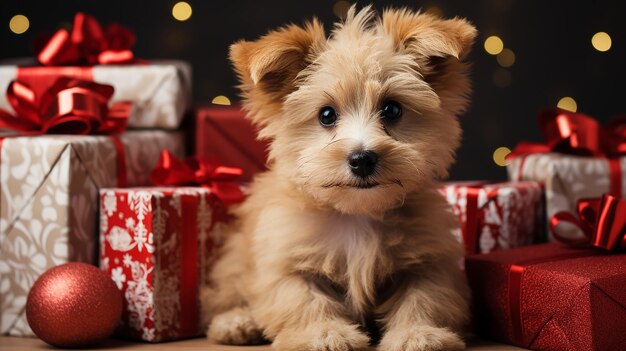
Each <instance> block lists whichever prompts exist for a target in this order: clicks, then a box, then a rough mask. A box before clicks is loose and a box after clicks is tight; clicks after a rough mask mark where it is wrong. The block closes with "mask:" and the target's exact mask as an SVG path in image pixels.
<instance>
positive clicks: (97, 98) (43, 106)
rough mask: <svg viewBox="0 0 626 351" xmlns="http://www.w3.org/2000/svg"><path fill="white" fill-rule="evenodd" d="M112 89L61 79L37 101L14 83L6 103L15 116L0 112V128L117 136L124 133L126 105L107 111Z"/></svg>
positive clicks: (66, 78) (119, 104) (117, 105)
mask: <svg viewBox="0 0 626 351" xmlns="http://www.w3.org/2000/svg"><path fill="white" fill-rule="evenodd" d="M112 95H113V87H112V86H110V85H103V84H98V83H94V82H89V81H85V80H80V79H73V78H68V77H61V78H59V79H57V80H56V81H55V83H54V84H53V85H52V87H51V88H50V89H48V90H47V91H46V92H45V93H44V94H43V96H41V97H38V96H36V95H35V93H34V92H33V90H32V89H30V87H29V86H28V85H26V84H24V83H21V82H19V81H13V82H11V84H9V87H8V89H7V100H8V101H9V103H10V104H11V106H12V107H13V109H14V110H15V113H16V114H15V115H12V114H11V113H9V112H7V111H4V110H2V109H0V128H2V129H11V130H17V131H20V132H25V133H26V134H30V133H32V134H94V133H100V134H118V133H121V132H123V131H124V129H126V123H127V121H128V114H129V111H130V104H129V103H123V102H120V103H117V104H114V105H113V106H111V108H109V106H108V105H107V104H108V101H109V99H110V98H111V96H112Z"/></svg>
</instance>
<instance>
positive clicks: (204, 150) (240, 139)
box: [195, 106, 267, 180]
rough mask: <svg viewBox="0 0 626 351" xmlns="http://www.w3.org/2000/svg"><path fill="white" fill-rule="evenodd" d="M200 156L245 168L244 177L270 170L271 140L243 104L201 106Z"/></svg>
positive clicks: (198, 112)
mask: <svg viewBox="0 0 626 351" xmlns="http://www.w3.org/2000/svg"><path fill="white" fill-rule="evenodd" d="M195 114H196V147H195V149H196V155H198V156H199V157H205V158H215V159H216V160H217V161H218V162H220V163H224V164H228V165H231V166H236V167H239V168H241V169H243V172H244V174H243V178H242V179H243V180H251V179H252V176H253V175H254V174H256V173H258V172H260V171H263V170H265V169H266V167H265V164H266V160H267V143H266V142H263V141H259V140H257V139H256V130H255V128H254V126H252V124H251V123H250V122H249V121H248V120H247V119H245V113H244V112H243V111H242V110H241V109H240V108H239V107H236V106H234V107H231V106H228V107H226V106H224V107H201V108H198V109H197V110H196V113H195Z"/></svg>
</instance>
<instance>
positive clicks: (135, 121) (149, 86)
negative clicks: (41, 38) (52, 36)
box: [0, 60, 191, 129]
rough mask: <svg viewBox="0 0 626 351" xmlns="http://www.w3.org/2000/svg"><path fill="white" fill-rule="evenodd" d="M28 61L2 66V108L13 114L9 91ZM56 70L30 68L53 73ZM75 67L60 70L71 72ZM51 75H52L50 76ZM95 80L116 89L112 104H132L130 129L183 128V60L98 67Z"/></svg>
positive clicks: (187, 70)
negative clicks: (21, 66) (10, 85)
mask: <svg viewBox="0 0 626 351" xmlns="http://www.w3.org/2000/svg"><path fill="white" fill-rule="evenodd" d="M13 61H16V63H20V64H21V63H23V62H28V61H25V60H22V61H19V62H17V60H10V61H7V62H8V63H9V64H3V65H0V109H4V110H7V111H10V112H13V109H12V108H11V105H10V104H9V102H8V101H7V99H6V96H5V92H6V90H7V87H8V86H9V83H10V82H11V81H12V80H14V79H16V78H17V76H18V69H19V68H18V66H17V65H16V64H10V63H12V62H13ZM54 68H55V67H29V68H28V69H29V70H37V69H41V70H42V72H43V71H44V70H45V72H50V71H51V69H54ZM71 69H72V67H59V71H60V72H61V71H63V72H68V71H71ZM46 74H48V73H46ZM91 75H92V78H93V81H95V82H97V83H100V84H109V85H112V86H113V87H114V88H115V93H114V95H113V97H112V98H111V101H110V103H111V104H114V103H116V102H120V101H129V102H132V104H133V110H132V112H131V115H130V117H129V119H128V126H129V127H130V128H164V129H176V128H178V127H179V125H180V123H181V121H182V119H183V117H184V114H185V112H187V111H188V110H189V109H190V106H191V67H190V66H189V64H187V63H186V62H183V61H173V60H172V61H150V63H149V64H133V65H96V66H93V67H92V68H91Z"/></svg>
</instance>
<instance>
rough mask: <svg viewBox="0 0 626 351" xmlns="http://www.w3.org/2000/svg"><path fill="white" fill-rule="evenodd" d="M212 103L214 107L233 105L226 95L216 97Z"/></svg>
mask: <svg viewBox="0 0 626 351" xmlns="http://www.w3.org/2000/svg"><path fill="white" fill-rule="evenodd" d="M211 103H212V104H214V105H225V106H230V105H231V103H230V99H229V98H227V97H226V96H224V95H219V96H216V97H214V98H213V100H212V101H211Z"/></svg>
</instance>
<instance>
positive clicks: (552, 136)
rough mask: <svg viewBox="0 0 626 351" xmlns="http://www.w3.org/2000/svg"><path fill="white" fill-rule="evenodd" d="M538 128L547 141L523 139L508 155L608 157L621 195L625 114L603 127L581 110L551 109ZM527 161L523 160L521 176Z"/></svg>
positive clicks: (613, 188) (543, 114)
mask: <svg viewBox="0 0 626 351" xmlns="http://www.w3.org/2000/svg"><path fill="white" fill-rule="evenodd" d="M539 127H540V129H541V131H542V132H543V134H544V139H545V140H546V143H544V144H540V143H529V142H522V143H520V144H518V145H517V146H516V147H515V149H514V150H513V152H511V153H510V154H509V156H507V157H508V158H512V157H517V156H526V155H528V154H532V153H547V152H559V153H564V154H570V155H578V156H594V157H606V158H608V159H609V170H610V180H611V186H610V192H611V193H612V194H616V195H621V194H622V179H621V168H620V165H619V163H618V160H617V159H616V158H617V157H619V156H622V155H626V116H620V117H615V118H614V119H613V120H611V121H610V122H609V123H607V124H606V125H605V126H602V125H600V123H599V122H598V121H597V120H596V119H595V118H593V117H590V116H587V115H584V114H582V113H574V112H569V111H565V110H561V109H558V108H551V109H545V110H543V111H541V112H540V113H539ZM524 160H525V159H522V162H521V163H520V167H519V171H520V172H518V174H520V176H521V171H522V169H523V166H524Z"/></svg>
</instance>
